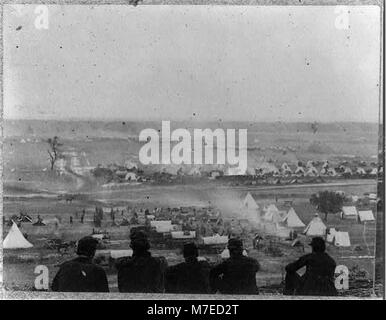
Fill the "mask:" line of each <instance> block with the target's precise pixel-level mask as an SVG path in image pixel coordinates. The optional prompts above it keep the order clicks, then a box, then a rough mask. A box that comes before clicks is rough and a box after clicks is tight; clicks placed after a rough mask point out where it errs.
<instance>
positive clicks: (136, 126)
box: [2, 2, 384, 317]
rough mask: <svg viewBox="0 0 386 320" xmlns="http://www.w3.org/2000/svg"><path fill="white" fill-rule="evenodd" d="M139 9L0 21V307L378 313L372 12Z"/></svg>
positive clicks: (379, 201)
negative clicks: (265, 302)
mask: <svg viewBox="0 0 386 320" xmlns="http://www.w3.org/2000/svg"><path fill="white" fill-rule="evenodd" d="M143 4H144V3H142V2H139V3H138V2H133V3H131V5H124V6H123V5H82V6H77V5H51V4H44V3H39V4H15V5H4V6H3V21H2V23H3V40H4V48H3V49H4V51H3V54H4V56H3V58H4V59H3V63H4V65H3V72H4V81H3V84H4V85H3V86H4V87H3V93H4V97H3V98H4V99H3V100H4V108H3V119H2V125H3V132H4V136H3V154H2V167H3V195H2V201H3V213H2V219H3V224H2V226H3V241H2V248H3V253H2V258H3V272H2V276H3V281H2V282H3V286H4V288H5V294H10V295H12V294H13V293H15V292H16V293H17V292H31V294H32V291H35V293H36V292H48V293H50V294H58V293H59V292H60V293H61V292H72V293H74V295H75V293H87V292H88V293H93V294H97V293H107V292H108V294H109V295H111V296H113V295H114V294H122V296H123V295H124V294H123V293H125V294H126V295H127V294H129V295H131V296H133V297H135V296H136V295H143V294H147V297H148V298H149V299H158V298H159V297H161V296H162V294H164V293H170V294H177V295H178V296H180V297H182V298H183V297H186V298H187V297H188V296H189V295H197V296H200V295H202V294H206V297H207V298H208V297H209V298H210V299H215V298H218V297H221V296H224V295H231V296H234V297H236V296H237V297H240V296H245V297H253V298H256V299H258V298H262V299H264V298H278V297H279V298H281V299H286V298H291V296H308V297H311V298H323V297H324V298H327V297H330V298H331V297H333V298H334V299H338V298H358V297H360V298H379V297H382V296H383V294H384V291H383V290H384V289H383V287H384V282H383V279H384V275H383V274H382V271H381V270H382V268H380V267H383V268H384V257H383V256H382V254H383V252H384V243H382V242H381V241H380V239H382V238H381V236H380V234H381V233H382V232H384V228H383V223H384V218H383V214H384V202H383V194H382V190H383V188H384V182H383V177H384V176H383V174H384V173H383V158H384V153H383V150H384V148H383V136H382V128H383V123H382V122H381V121H380V119H381V111H380V103H379V102H380V92H381V91H380V88H381V86H382V83H380V79H381V78H380V69H381V59H380V54H381V44H382V41H381V16H380V15H381V10H380V7H379V6H374V5H368V6H362V5H339V6H335V5H328V6H327V5H326V6H308V5H307V6H238V5H232V6H227V5H217V6H212V5H199V6H195V5H178V6H177V5H151V4H146V5H143ZM382 259H383V260H382ZM161 299H162V298H161ZM220 299H221V298H220ZM197 306H199V305H197ZM208 306H209V309H208V310H209V311H208V312H212V311H213V310H219V309H221V308H223V307H221V305H220V306H217V305H213V306H212V305H208ZM212 307H213V308H212ZM165 308H166V309H165ZM197 308H198V307H197ZM197 308H196V309H195V310H196V311H197V310H198V309H197ZM200 308H201V307H200ZM212 309H213V310H212ZM149 310H150V309H149ZM200 310H201V309H200ZM221 310H223V309H221ZM150 311H151V312H152V314H154V315H156V314H157V315H159V314H164V313H165V312H169V313H170V314H173V315H174V316H175V317H178V315H180V314H183V313H184V310H183V308H181V307H178V306H177V305H176V306H167V307H165V306H161V305H157V304H155V305H154V309H151V310H150ZM150 311H149V312H150ZM213 312H214V311H213ZM216 312H217V311H216ZM224 312H225V311H224Z"/></svg>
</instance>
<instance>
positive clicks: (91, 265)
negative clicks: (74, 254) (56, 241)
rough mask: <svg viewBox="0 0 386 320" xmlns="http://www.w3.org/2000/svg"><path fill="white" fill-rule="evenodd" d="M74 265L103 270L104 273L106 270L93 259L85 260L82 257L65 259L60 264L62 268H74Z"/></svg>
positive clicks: (97, 270)
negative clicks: (92, 260)
mask: <svg viewBox="0 0 386 320" xmlns="http://www.w3.org/2000/svg"><path fill="white" fill-rule="evenodd" d="M74 267H75V268H84V269H88V270H92V271H95V272H103V273H104V272H105V271H104V269H103V268H102V267H101V266H98V265H97V264H95V263H93V262H91V261H83V260H82V259H79V258H74V259H72V260H68V261H65V262H63V263H62V264H61V265H60V269H62V270H66V269H72V268H74Z"/></svg>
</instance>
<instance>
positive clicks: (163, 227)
mask: <svg viewBox="0 0 386 320" xmlns="http://www.w3.org/2000/svg"><path fill="white" fill-rule="evenodd" d="M150 226H151V227H153V228H155V230H156V231H157V232H160V233H166V232H171V231H175V230H176V226H175V225H173V224H172V221H171V220H163V221H150Z"/></svg>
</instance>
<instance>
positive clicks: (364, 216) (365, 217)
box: [358, 210, 375, 222]
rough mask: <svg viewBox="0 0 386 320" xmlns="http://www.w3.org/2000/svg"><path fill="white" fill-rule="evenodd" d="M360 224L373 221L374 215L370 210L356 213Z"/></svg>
mask: <svg viewBox="0 0 386 320" xmlns="http://www.w3.org/2000/svg"><path fill="white" fill-rule="evenodd" d="M358 217H359V221H360V222H367V221H374V220H375V219H374V214H373V211H371V210H364V211H358Z"/></svg>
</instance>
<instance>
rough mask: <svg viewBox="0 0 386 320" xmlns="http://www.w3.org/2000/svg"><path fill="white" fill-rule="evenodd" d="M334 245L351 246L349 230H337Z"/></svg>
mask: <svg viewBox="0 0 386 320" xmlns="http://www.w3.org/2000/svg"><path fill="white" fill-rule="evenodd" d="M334 245H335V246H337V247H349V246H351V243H350V236H349V234H348V232H344V231H337V232H336V233H335V236H334Z"/></svg>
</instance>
